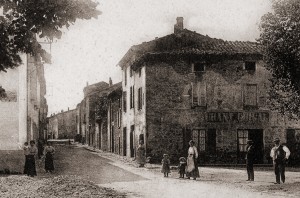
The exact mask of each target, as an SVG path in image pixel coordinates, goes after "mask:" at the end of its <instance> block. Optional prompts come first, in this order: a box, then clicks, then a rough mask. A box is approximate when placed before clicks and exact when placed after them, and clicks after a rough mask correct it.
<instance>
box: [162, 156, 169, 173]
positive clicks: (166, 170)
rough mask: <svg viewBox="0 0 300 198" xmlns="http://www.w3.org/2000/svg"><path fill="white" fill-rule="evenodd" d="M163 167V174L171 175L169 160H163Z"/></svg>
mask: <svg viewBox="0 0 300 198" xmlns="http://www.w3.org/2000/svg"><path fill="white" fill-rule="evenodd" d="M161 163H162V167H161V172H162V173H164V174H168V173H170V172H171V171H170V160H169V159H162V161H161Z"/></svg>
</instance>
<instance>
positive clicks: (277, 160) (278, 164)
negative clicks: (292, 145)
mask: <svg viewBox="0 0 300 198" xmlns="http://www.w3.org/2000/svg"><path fill="white" fill-rule="evenodd" d="M274 143H275V146H274V147H273V148H272V150H271V153H270V156H271V157H272V159H273V164H274V171H275V175H276V183H275V184H280V177H281V181H282V183H284V182H285V164H286V162H287V160H288V159H289V156H290V154H291V152H290V150H289V149H288V147H286V146H284V145H281V144H280V139H279V138H275V139H274Z"/></svg>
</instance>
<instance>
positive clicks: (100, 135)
mask: <svg viewBox="0 0 300 198" xmlns="http://www.w3.org/2000/svg"><path fill="white" fill-rule="evenodd" d="M121 88H122V86H121V83H116V84H112V81H111V80H110V82H109V83H106V82H99V83H96V84H93V85H87V86H86V87H85V88H84V99H83V100H82V101H81V103H80V104H78V105H77V108H78V110H77V112H78V124H77V125H78V127H77V129H78V130H79V131H78V132H77V133H78V134H80V135H81V136H82V143H84V144H87V145H89V146H92V147H95V148H97V149H101V150H103V151H112V152H114V151H117V150H119V147H117V146H118V144H117V143H115V141H116V140H115V138H117V137H119V133H118V130H119V128H118V127H115V124H114V123H115V122H114V118H115V116H116V114H115V110H114V108H112V107H114V106H115V105H116V100H117V98H118V96H119V95H121V94H119V92H120V89H121ZM109 109H111V110H109ZM115 120H117V119H115ZM79 126H81V127H79ZM115 134H116V135H115Z"/></svg>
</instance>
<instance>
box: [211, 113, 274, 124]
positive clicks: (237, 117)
mask: <svg viewBox="0 0 300 198" xmlns="http://www.w3.org/2000/svg"><path fill="white" fill-rule="evenodd" d="M269 119H270V115H269V113H268V112H207V116H206V120H207V122H224V123H228V122H268V121H269Z"/></svg>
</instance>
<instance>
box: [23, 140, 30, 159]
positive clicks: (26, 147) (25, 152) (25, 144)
mask: <svg viewBox="0 0 300 198" xmlns="http://www.w3.org/2000/svg"><path fill="white" fill-rule="evenodd" d="M23 150H24V155H25V156H26V155H29V146H28V142H25V143H24V147H23Z"/></svg>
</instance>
